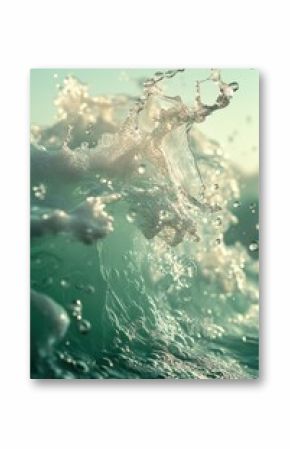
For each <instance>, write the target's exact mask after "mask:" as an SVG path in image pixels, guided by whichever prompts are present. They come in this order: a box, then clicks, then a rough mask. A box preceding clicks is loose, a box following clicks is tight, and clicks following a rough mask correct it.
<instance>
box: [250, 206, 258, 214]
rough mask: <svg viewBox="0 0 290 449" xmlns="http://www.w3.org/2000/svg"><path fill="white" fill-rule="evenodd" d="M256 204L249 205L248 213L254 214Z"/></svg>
mask: <svg viewBox="0 0 290 449" xmlns="http://www.w3.org/2000/svg"><path fill="white" fill-rule="evenodd" d="M256 207H257V206H256V203H251V204H250V206H249V209H250V211H251V212H252V214H255V213H256Z"/></svg>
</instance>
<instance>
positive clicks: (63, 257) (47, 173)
mask: <svg viewBox="0 0 290 449" xmlns="http://www.w3.org/2000/svg"><path fill="white" fill-rule="evenodd" d="M155 71H156V70H150V69H148V70H145V69H144V70H127V71H124V70H69V71H68V70H34V71H32V73H31V125H32V136H31V234H32V238H31V288H32V290H33V294H32V303H31V304H32V305H31V376H32V377H33V378H65V379H70V378H90V379H94V378H145V379H163V378H181V379H186V378H193V379H212V378H224V379H245V378H255V377H257V376H258V365H259V362H258V360H259V357H258V350H259V331H258V327H259V325H258V313H259V307H258V240H259V239H258V210H259V198H258V75H257V73H256V72H255V71H253V70H224V71H222V72H221V74H222V79H223V81H224V82H226V83H230V82H232V81H236V82H238V83H239V90H238V91H237V92H236V93H235V94H234V95H233V96H232V97H230V102H229V104H228V105H227V106H226V107H225V108H222V109H221V110H217V111H215V112H214V113H212V115H211V114H210V115H209V116H207V117H206V119H205V120H204V121H202V122H201V123H193V127H192V129H191V130H190V133H191V137H190V142H189V143H188V141H187V139H186V132H185V129H186V123H185V122H184V123H183V124H181V125H180V126H177V125H176V123H177V122H176V121H177V120H181V117H184V116H185V115H186V114H187V113H188V114H189V115H190V114H193V113H194V108H193V105H194V95H195V93H194V89H195V82H196V81H197V80H202V79H205V78H207V77H208V76H209V73H210V71H209V70H186V71H184V72H180V73H177V74H176V76H173V77H172V78H171V77H170V76H168V78H166V79H165V80H164V81H161V82H160V83H159V82H158V83H157V84H156V86H155V85H154V86H153V87H152V91H151V90H150V89H151V87H150V89H149V90H150V95H149V96H148V98H147V97H146V89H145V99H144V100H142V101H141V103H142V102H143V103H144V104H143V103H142V110H141V111H140V114H138V126H137V127H136V126H135V118H136V111H135V109H134V104H135V102H136V100H137V99H138V98H139V97H140V96H142V83H143V81H144V80H145V79H146V78H148V77H152V75H153V74H154V72H155ZM68 75H73V76H75V77H77V78H78V79H79V80H80V81H81V82H82V83H85V84H87V87H88V89H87V88H86V85H84V84H81V83H79V82H78V81H76V80H75V78H69V77H68V78H65V77H67V76H68ZM157 78H158V76H157ZM159 86H160V87H159ZM201 90H202V92H201V94H202V101H203V103H204V104H209V105H212V104H213V103H214V101H215V99H216V97H217V95H218V94H219V88H218V86H217V84H215V83H213V82H212V81H207V82H206V83H202V84H201ZM164 95H167V96H171V97H176V96H181V100H182V103H180V102H177V103H176V99H175V100H173V101H172V99H171V100H169V99H168V98H167V99H166V98H162V96H164ZM143 96H144V93H143ZM55 99H56V102H55V103H54V100H55ZM180 104H182V106H180ZM138 105H140V102H139V103H138V100H137V107H138ZM183 105H187V107H188V109H184V108H183ZM132 108H133V109H132ZM135 108H136V106H135ZM130 110H131V112H130ZM184 111H186V112H184ZM128 117H129V118H130V120H131V119H132V117H133V119H134V120H133V119H132V120H131V121H130V120H128ZM196 164H197V165H196ZM198 170H199V171H200V174H201V178H202V179H200V177H199V176H198ZM202 183H203V184H204V186H205V187H204V188H203V187H202Z"/></svg>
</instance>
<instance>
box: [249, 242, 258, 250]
mask: <svg viewBox="0 0 290 449" xmlns="http://www.w3.org/2000/svg"><path fill="white" fill-rule="evenodd" d="M258 249H259V244H258V242H252V243H250V245H249V250H250V251H252V252H254V251H258Z"/></svg>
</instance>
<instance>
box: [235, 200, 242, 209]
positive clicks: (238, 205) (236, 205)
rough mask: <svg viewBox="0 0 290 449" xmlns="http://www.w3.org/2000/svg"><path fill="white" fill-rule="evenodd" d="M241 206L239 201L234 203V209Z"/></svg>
mask: <svg viewBox="0 0 290 449" xmlns="http://www.w3.org/2000/svg"><path fill="white" fill-rule="evenodd" d="M240 205H241V202H240V201H238V200H236V201H234V203H233V207H234V208H235V209H236V208H237V207H240Z"/></svg>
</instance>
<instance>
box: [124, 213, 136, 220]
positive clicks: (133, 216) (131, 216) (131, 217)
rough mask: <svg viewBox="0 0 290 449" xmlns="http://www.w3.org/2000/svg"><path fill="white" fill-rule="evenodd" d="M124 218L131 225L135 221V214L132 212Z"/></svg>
mask: <svg viewBox="0 0 290 449" xmlns="http://www.w3.org/2000/svg"><path fill="white" fill-rule="evenodd" d="M126 218H127V221H128V222H129V223H133V222H134V221H135V219H136V212H134V211H130V212H128V213H127V215H126Z"/></svg>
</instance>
